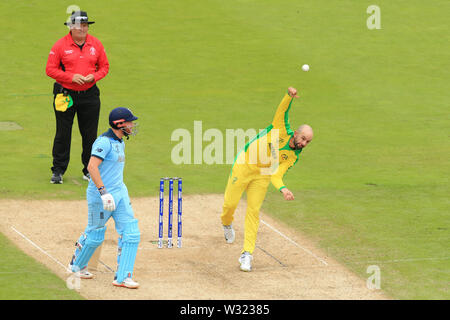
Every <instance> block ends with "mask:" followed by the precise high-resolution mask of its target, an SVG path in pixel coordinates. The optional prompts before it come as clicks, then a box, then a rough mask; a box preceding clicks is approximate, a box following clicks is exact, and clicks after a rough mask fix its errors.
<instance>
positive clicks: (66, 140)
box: [51, 85, 100, 174]
mask: <svg viewBox="0 0 450 320" xmlns="http://www.w3.org/2000/svg"><path fill="white" fill-rule="evenodd" d="M69 94H70V96H71V97H72V99H73V105H72V106H71V107H70V108H69V109H67V110H66V111H64V112H61V111H57V110H56V109H55V100H54V99H53V110H54V111H55V118H56V134H55V139H54V142H53V152H52V154H53V167H52V168H51V169H52V172H58V173H61V174H64V172H65V171H66V170H67V166H68V165H69V160H70V144H71V140H72V125H73V119H74V117H75V114H76V115H77V120H78V128H79V130H80V134H81V139H82V146H83V151H82V153H81V162H82V163H83V173H87V172H88V171H87V165H88V163H89V159H90V157H91V148H92V144H93V143H94V141H95V139H96V138H97V128H98V119H99V115H100V90H99V89H98V87H97V86H96V85H94V86H93V87H92V88H90V89H89V90H88V91H85V92H81V93H77V92H73V91H69ZM55 96H56V95H55Z"/></svg>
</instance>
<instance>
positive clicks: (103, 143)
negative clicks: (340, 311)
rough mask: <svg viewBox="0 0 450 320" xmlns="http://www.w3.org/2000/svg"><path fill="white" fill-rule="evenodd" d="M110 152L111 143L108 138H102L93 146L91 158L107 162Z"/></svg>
mask: <svg viewBox="0 0 450 320" xmlns="http://www.w3.org/2000/svg"><path fill="white" fill-rule="evenodd" d="M110 151H111V143H110V142H109V140H108V138H103V137H100V138H98V139H97V140H95V142H94V144H93V145H92V152H91V156H94V157H97V158H99V159H102V160H105V158H106V156H107V155H108V153H109V152H110Z"/></svg>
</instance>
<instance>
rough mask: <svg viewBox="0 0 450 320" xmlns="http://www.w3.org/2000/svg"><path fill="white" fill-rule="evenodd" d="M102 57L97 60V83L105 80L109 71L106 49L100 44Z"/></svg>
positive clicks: (95, 76) (95, 75)
mask: <svg viewBox="0 0 450 320" xmlns="http://www.w3.org/2000/svg"><path fill="white" fill-rule="evenodd" d="M98 46H99V50H98V51H99V52H100V55H99V57H98V60H97V71H96V72H95V73H94V79H95V82H97V81H99V80H101V79H103V78H104V77H105V76H106V75H107V74H108V71H109V62H108V57H107V56H106V52H105V48H104V47H103V45H102V44H101V43H100V41H99V42H98Z"/></svg>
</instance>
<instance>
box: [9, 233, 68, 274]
mask: <svg viewBox="0 0 450 320" xmlns="http://www.w3.org/2000/svg"><path fill="white" fill-rule="evenodd" d="M11 229H13V230H14V231H15V232H16V233H17V234H18V235H20V236H21V237H22V238H24V239H25V240H27V241H28V242H29V243H31V245H33V246H34V247H35V248H37V249H38V250H39V251H41V252H42V253H43V254H45V255H46V256H47V257H49V258H50V259H52V260H53V261H55V262H56V263H57V264H59V265H60V266H61V267H63V268H64V270H66V271H68V268H67V266H65V265H63V264H62V263H61V262H59V261H58V260H57V259H55V258H53V257H52V256H51V255H50V254H48V253H47V252H46V251H45V250H43V249H42V248H40V247H39V246H38V245H37V244H36V243H34V242H33V241H31V240H30V239H28V238H27V237H26V236H25V235H24V234H22V233H21V232H20V231H18V230H17V229H16V228H14V227H13V226H11Z"/></svg>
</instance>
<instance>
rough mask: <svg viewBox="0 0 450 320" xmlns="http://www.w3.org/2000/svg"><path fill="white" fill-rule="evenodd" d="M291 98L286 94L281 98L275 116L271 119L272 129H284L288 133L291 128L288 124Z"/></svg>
mask: <svg viewBox="0 0 450 320" xmlns="http://www.w3.org/2000/svg"><path fill="white" fill-rule="evenodd" d="M292 100H293V98H292V97H291V96H290V95H289V94H286V95H285V96H284V97H283V100H281V102H280V104H279V106H278V108H277V111H276V112H275V116H274V118H273V121H272V125H273V128H274V129H280V130H282V129H285V130H286V133H287V134H290V131H291V128H290V124H289V109H290V108H291V104H292Z"/></svg>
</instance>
